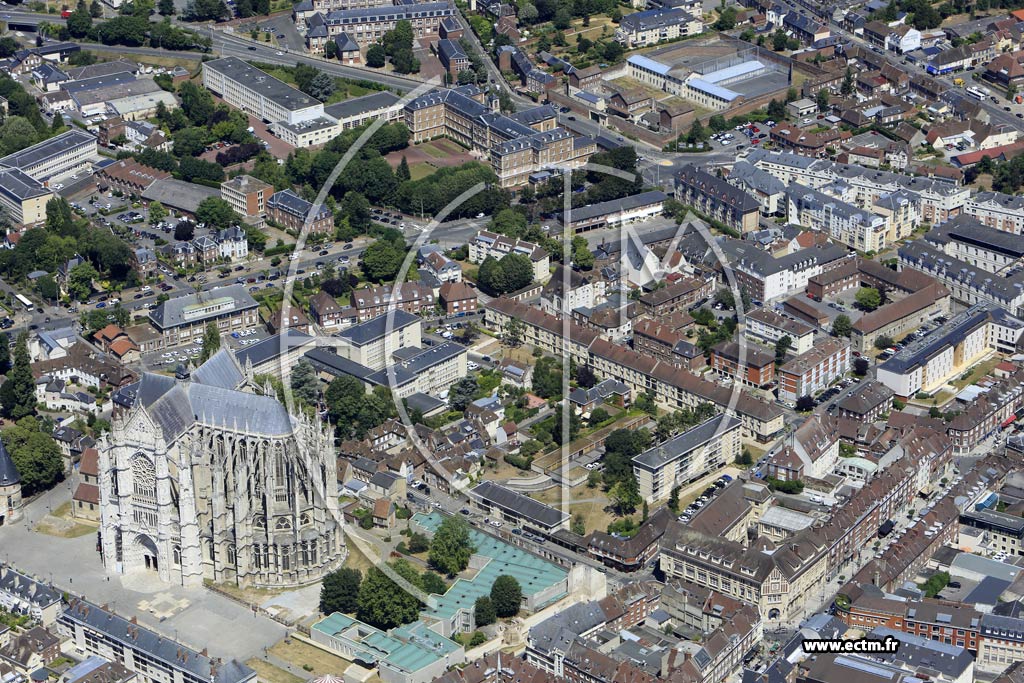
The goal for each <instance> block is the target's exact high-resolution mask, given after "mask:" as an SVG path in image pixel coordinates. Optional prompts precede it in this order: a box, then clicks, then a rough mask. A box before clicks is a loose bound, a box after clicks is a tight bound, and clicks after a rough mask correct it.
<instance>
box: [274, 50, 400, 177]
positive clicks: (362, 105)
mask: <svg viewBox="0 0 1024 683" xmlns="http://www.w3.org/2000/svg"><path fill="white" fill-rule="evenodd" d="M339 38H340V36H339ZM356 49H359V48H358V46H356ZM400 100H401V98H400V97H399V96H398V95H396V94H395V93H393V92H390V91H384V92H375V93H372V94H370V95H363V96H362V97H353V98H351V99H347V100H342V101H341V102H335V103H334V104H329V105H327V106H326V107H324V114H326V115H327V116H330V117H331V118H335V119H346V118H349V117H350V116H356V115H359V114H364V113H366V112H370V111H377V110H380V109H387V108H388V107H392V106H394V105H395V104H397V103H398V102H399V101H400ZM275 196H276V195H275Z"/></svg>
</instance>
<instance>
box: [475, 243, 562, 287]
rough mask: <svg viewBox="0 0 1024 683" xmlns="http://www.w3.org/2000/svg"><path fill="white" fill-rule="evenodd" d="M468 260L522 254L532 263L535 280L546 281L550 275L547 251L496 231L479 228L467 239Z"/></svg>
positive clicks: (479, 260) (477, 260) (477, 261)
mask: <svg viewBox="0 0 1024 683" xmlns="http://www.w3.org/2000/svg"><path fill="white" fill-rule="evenodd" d="M468 247H469V262H470V263H483V262H484V259H486V258H487V257H488V256H493V257H494V258H496V259H501V258H502V257H503V256H505V255H506V254H522V255H523V256H526V257H527V258H529V259H530V263H532V264H533V279H534V281H535V282H547V280H548V278H549V277H551V258H550V256H549V255H548V252H547V251H545V250H544V249H543V248H541V247H539V246H537V245H536V244H534V243H533V242H526V241H524V240H516V239H512V238H510V237H506V236H505V235H501V234H498V233H496V232H490V231H488V230H481V231H480V232H478V233H477V234H476V236H475V237H474V238H473V239H472V240H470V241H469V244H468Z"/></svg>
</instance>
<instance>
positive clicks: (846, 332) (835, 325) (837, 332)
mask: <svg viewBox="0 0 1024 683" xmlns="http://www.w3.org/2000/svg"><path fill="white" fill-rule="evenodd" d="M852 331H853V323H851V322H850V316H848V315H846V314H845V313H840V314H839V315H837V316H836V319H835V320H833V321H832V336H833V337H849V336H850V332H852Z"/></svg>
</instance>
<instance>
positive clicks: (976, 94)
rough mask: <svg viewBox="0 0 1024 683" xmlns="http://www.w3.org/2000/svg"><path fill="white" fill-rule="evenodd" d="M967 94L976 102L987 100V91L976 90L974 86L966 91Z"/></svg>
mask: <svg viewBox="0 0 1024 683" xmlns="http://www.w3.org/2000/svg"><path fill="white" fill-rule="evenodd" d="M966 92H967V94H968V95H970V96H971V97H973V98H974V99H976V100H982V101H984V100H985V91H984V90H982V89H981V88H976V87H974V86H973V85H972V86H970V87H968V88H967V89H966Z"/></svg>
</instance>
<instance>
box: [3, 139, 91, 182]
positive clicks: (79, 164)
mask: <svg viewBox="0 0 1024 683" xmlns="http://www.w3.org/2000/svg"><path fill="white" fill-rule="evenodd" d="M98 156H99V153H98V150H97V147H96V136H95V135H93V134H92V133H88V132H86V131H84V130H81V129H79V128H72V129H71V130H69V131H66V132H64V133H61V134H60V135H58V136H57V137H54V138H50V139H49V140H43V141H42V142H39V143H36V144H34V145H32V146H31V147H26V148H25V149H23V150H21V151H20V152H15V153H13V154H8V155H7V156H5V157H3V158H2V159H0V168H14V169H17V170H19V171H21V172H23V173H24V174H25V175H27V176H29V177H30V178H32V179H34V180H38V181H39V182H41V183H44V184H47V181H49V180H50V179H51V178H56V177H60V176H65V175H69V174H71V173H73V172H75V171H79V170H86V169H87V168H88V167H89V165H90V164H91V163H92V162H93V161H95V160H96V159H97V158H98Z"/></svg>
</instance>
